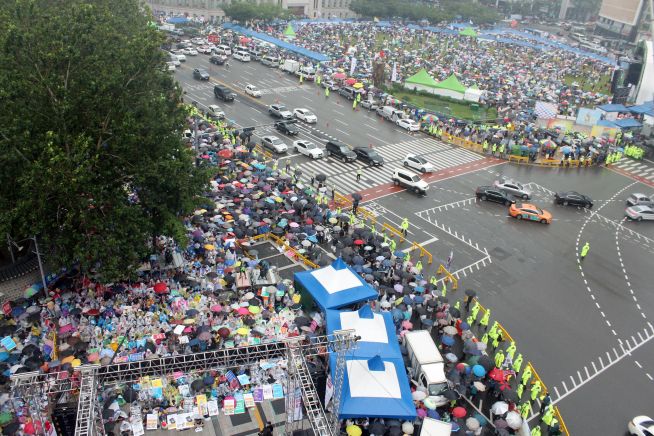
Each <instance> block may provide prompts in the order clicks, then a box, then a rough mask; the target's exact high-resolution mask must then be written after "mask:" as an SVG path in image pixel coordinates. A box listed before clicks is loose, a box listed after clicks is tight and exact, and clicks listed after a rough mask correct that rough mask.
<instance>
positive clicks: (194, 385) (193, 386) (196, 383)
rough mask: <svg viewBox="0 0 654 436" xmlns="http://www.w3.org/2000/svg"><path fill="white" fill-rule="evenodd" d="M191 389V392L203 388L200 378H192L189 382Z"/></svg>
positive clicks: (200, 390) (199, 390)
mask: <svg viewBox="0 0 654 436" xmlns="http://www.w3.org/2000/svg"><path fill="white" fill-rule="evenodd" d="M191 389H193V392H196V393H197V392H202V390H203V389H204V382H203V381H202V379H198V380H194V381H193V383H191Z"/></svg>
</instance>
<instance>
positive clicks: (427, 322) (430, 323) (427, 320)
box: [421, 318, 434, 326]
mask: <svg viewBox="0 0 654 436" xmlns="http://www.w3.org/2000/svg"><path fill="white" fill-rule="evenodd" d="M421 322H422V325H425V326H433V325H434V320H433V319H431V318H425V319H423V320H422V321H421Z"/></svg>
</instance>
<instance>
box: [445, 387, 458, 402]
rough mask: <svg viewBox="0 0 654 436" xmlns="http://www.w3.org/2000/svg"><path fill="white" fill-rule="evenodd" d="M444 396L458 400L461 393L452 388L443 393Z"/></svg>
mask: <svg viewBox="0 0 654 436" xmlns="http://www.w3.org/2000/svg"><path fill="white" fill-rule="evenodd" d="M442 396H443V397H445V398H447V399H448V400H458V399H459V394H458V393H457V392H456V391H455V390H452V389H448V390H446V391H445V392H443V394H442Z"/></svg>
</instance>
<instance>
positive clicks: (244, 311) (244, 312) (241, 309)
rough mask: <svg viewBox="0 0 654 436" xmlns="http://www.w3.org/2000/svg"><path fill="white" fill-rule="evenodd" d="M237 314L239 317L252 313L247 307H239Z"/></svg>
mask: <svg viewBox="0 0 654 436" xmlns="http://www.w3.org/2000/svg"><path fill="white" fill-rule="evenodd" d="M236 312H237V313H238V314H239V315H248V314H249V313H250V311H249V310H248V309H247V307H239V308H238V310H237V311H236Z"/></svg>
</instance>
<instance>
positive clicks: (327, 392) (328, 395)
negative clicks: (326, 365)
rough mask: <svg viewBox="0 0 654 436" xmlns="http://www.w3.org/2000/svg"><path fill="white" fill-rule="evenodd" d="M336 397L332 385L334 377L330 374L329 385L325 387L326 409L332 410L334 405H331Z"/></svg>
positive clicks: (328, 377)
mask: <svg viewBox="0 0 654 436" xmlns="http://www.w3.org/2000/svg"><path fill="white" fill-rule="evenodd" d="M333 397H334V383H332V376H331V374H329V375H328V376H327V383H326V386H325V405H326V407H325V409H327V410H331V409H332V404H330V401H331V400H332V398H333Z"/></svg>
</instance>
